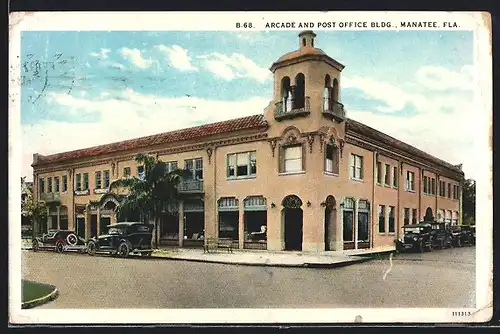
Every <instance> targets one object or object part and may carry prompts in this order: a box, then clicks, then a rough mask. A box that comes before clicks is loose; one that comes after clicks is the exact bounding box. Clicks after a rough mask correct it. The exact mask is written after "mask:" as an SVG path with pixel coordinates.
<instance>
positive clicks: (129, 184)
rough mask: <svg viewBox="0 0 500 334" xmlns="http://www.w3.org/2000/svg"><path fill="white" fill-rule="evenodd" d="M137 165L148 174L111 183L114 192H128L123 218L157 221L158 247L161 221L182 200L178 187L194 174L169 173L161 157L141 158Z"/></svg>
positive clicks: (155, 225)
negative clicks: (124, 189)
mask: <svg viewBox="0 0 500 334" xmlns="http://www.w3.org/2000/svg"><path fill="white" fill-rule="evenodd" d="M135 161H136V162H137V163H139V164H141V165H142V166H144V174H143V175H140V176H139V177H132V178H122V179H119V180H116V181H114V182H112V183H111V185H110V189H119V188H126V189H128V195H127V196H126V197H125V199H124V200H123V201H122V202H121V203H120V205H119V207H118V213H119V214H120V216H122V217H126V216H130V215H131V214H133V213H135V212H139V213H140V215H141V220H142V221H144V220H145V219H146V217H150V216H152V217H153V218H154V229H155V233H154V234H155V235H154V243H155V247H157V246H158V225H159V221H160V217H161V215H162V214H163V213H164V212H165V211H167V210H168V209H169V207H170V206H171V205H172V204H174V203H176V202H177V200H178V197H179V193H178V191H177V187H178V185H179V184H180V182H181V181H182V179H183V178H185V177H188V176H189V175H190V173H189V172H188V171H186V170H183V169H177V170H174V171H170V172H169V171H168V168H167V164H166V163H165V162H163V161H161V160H160V159H159V158H158V157H157V156H156V157H155V156H151V155H144V154H139V155H137V156H136V158H135ZM169 204H170V205H169Z"/></svg>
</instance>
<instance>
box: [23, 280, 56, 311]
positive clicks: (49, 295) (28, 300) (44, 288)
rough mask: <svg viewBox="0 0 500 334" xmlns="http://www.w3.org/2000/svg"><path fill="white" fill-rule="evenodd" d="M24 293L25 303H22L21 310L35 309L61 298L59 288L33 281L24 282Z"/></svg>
mask: <svg viewBox="0 0 500 334" xmlns="http://www.w3.org/2000/svg"><path fill="white" fill-rule="evenodd" d="M22 291H23V293H22V295H23V296H22V297H23V298H22V300H23V301H22V303H21V309H30V308H34V307H37V306H40V305H43V304H46V303H48V302H50V301H53V300H55V299H56V298H57V297H59V290H58V289H57V287H55V286H53V285H49V284H43V283H37V282H32V281H25V280H23V282H22Z"/></svg>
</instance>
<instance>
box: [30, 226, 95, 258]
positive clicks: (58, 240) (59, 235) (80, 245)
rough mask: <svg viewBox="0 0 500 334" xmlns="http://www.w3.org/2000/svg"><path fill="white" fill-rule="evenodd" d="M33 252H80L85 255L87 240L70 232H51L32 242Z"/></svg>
mask: <svg viewBox="0 0 500 334" xmlns="http://www.w3.org/2000/svg"><path fill="white" fill-rule="evenodd" d="M32 245H33V251H34V252H38V251H39V250H42V249H44V250H53V251H56V252H57V253H63V252H66V251H78V252H81V253H84V252H85V251H86V249H87V246H86V242H85V239H83V238H81V237H79V236H78V235H76V233H75V231H70V230H49V231H48V232H47V233H44V234H43V235H42V236H41V237H35V238H34V239H33V241H32Z"/></svg>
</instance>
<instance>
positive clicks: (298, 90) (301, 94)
mask: <svg viewBox="0 0 500 334" xmlns="http://www.w3.org/2000/svg"><path fill="white" fill-rule="evenodd" d="M305 91H306V78H305V76H304V74H302V73H299V74H297V76H296V77H295V89H294V94H293V100H294V109H300V108H304V107H305Z"/></svg>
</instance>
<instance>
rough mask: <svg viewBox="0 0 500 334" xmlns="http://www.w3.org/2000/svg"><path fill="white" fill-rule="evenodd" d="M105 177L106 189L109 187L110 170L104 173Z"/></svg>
mask: <svg viewBox="0 0 500 334" xmlns="http://www.w3.org/2000/svg"><path fill="white" fill-rule="evenodd" d="M102 173H103V176H104V189H107V188H108V187H109V170H105V171H103V172H102Z"/></svg>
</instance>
